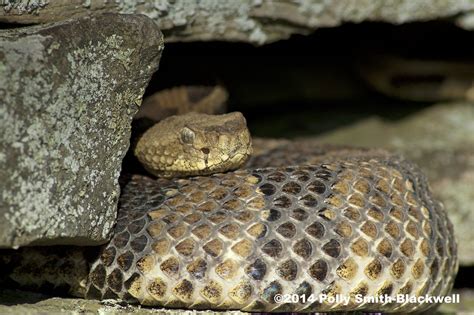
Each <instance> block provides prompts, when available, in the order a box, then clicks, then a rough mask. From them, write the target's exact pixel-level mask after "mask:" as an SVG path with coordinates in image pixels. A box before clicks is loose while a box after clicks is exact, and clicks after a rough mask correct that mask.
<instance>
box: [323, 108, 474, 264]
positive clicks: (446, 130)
mask: <svg viewBox="0 0 474 315" xmlns="http://www.w3.org/2000/svg"><path fill="white" fill-rule="evenodd" d="M316 139H317V140H318V141H321V142H325V143H333V144H350V145H360V146H367V147H382V148H386V149H389V150H392V151H395V152H399V153H402V154H403V155H405V156H406V157H408V158H410V159H411V160H413V161H414V162H416V163H417V164H418V165H419V166H420V167H421V168H422V170H423V171H424V172H425V173H426V175H427V176H428V178H429V180H430V183H431V186H432V189H433V191H434V193H435V195H436V196H437V197H438V198H440V199H441V200H442V201H443V202H444V204H445V207H446V210H447V211H448V213H449V217H450V218H451V220H452V222H453V224H454V231H455V234H456V237H457V240H458V246H459V248H458V254H459V258H460V263H461V265H465V266H469V265H471V266H472V265H474V252H473V250H472V244H473V243H474V229H473V228H472V227H473V226H474V207H473V205H474V103H472V102H460V103H444V104H438V105H435V106H432V107H429V108H428V109H426V110H423V111H420V112H417V113H415V114H413V115H411V116H409V117H407V118H405V119H402V120H399V121H396V122H388V121H383V120H381V119H379V118H376V117H373V118H370V119H367V120H364V121H360V122H358V123H356V124H354V125H351V126H347V127H344V128H340V129H337V130H336V131H333V132H330V133H327V134H324V135H322V136H318V137H317V138H316Z"/></svg>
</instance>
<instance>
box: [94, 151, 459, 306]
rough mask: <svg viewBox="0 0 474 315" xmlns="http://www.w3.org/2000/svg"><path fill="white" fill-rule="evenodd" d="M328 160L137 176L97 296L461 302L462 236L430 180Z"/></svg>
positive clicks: (406, 171) (368, 156)
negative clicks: (457, 237)
mask: <svg viewBox="0 0 474 315" xmlns="http://www.w3.org/2000/svg"><path fill="white" fill-rule="evenodd" d="M277 150H280V151H282V150H284V149H282V148H279V149H277ZM319 152H320V153H322V154H320V155H319V160H321V161H323V162H321V163H319V164H313V165H308V166H294V167H267V168H260V169H258V168H257V169H252V168H251V169H248V170H239V171H235V172H232V173H226V174H216V175H212V176H208V177H194V178H191V179H179V180H170V181H167V182H164V181H161V182H157V181H156V180H151V179H149V178H147V177H142V176H135V177H134V178H133V179H132V180H131V181H130V183H129V184H128V185H127V186H126V188H125V190H124V193H123V195H122V199H121V200H122V201H121V206H120V211H119V218H118V222H117V226H116V228H115V232H114V237H113V239H112V241H111V242H110V243H109V244H108V245H107V246H106V247H105V248H104V250H103V251H102V253H101V255H100V257H99V258H98V259H97V260H96V261H95V262H94V263H93V265H92V269H91V272H90V275H89V281H88V285H87V289H86V291H87V292H86V296H87V297H89V298H98V299H105V298H119V299H122V300H125V301H128V302H131V303H140V304H144V305H161V306H166V307H183V308H199V309H241V310H246V311H280V312H281V311H348V310H377V311H387V312H395V311H396V312H408V311H420V310H424V309H426V308H428V307H431V306H432V305H429V304H416V303H415V304H411V303H385V304H384V303H376V304H357V303H355V296H356V295H358V294H360V295H362V296H378V295H384V294H388V295H392V296H395V295H396V294H409V295H414V296H420V295H425V294H428V295H445V294H447V293H448V292H449V291H450V289H451V287H452V285H453V281H454V275H455V272H456V269H457V260H456V244H455V241H454V239H453V231H452V226H451V223H450V222H449V220H448V218H447V217H446V214H445V212H444V211H443V209H442V207H441V205H440V204H439V203H437V202H436V201H434V200H433V198H432V196H431V193H430V191H429V189H428V187H427V184H426V181H425V179H424V177H423V176H422V175H421V174H420V173H419V172H418V171H417V169H416V167H414V166H413V165H412V164H410V163H409V162H407V161H405V160H403V159H401V158H399V157H396V156H390V155H387V154H383V153H381V152H376V153H375V154H374V153H371V152H370V151H368V152H359V151H355V153H353V154H352V155H351V154H347V152H346V153H345V154H344V156H345V157H344V158H341V157H337V159H335V158H331V156H333V155H331V153H330V152H329V153H327V152H326V153H325V151H324V150H321V149H320V151H319ZM336 155H337V154H336ZM273 156H274V155H273ZM262 159H263V158H262V157H261V156H260V157H256V158H255V159H254V160H253V161H250V164H252V163H261V162H262ZM277 294H298V296H301V295H306V296H309V295H311V294H315V295H319V294H326V295H337V294H339V295H343V296H348V297H351V302H350V303H349V304H347V305H344V304H342V303H339V304H337V303H336V304H334V303H332V304H329V303H319V302H317V301H316V302H314V303H283V304H277V303H276V302H275V300H274V298H275V296H276V295H277Z"/></svg>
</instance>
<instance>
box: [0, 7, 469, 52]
mask: <svg viewBox="0 0 474 315" xmlns="http://www.w3.org/2000/svg"><path fill="white" fill-rule="evenodd" d="M472 9H474V2H473V1H472V0H468V1H464V0H417V1H412V0H385V1H372V0H352V1H332V0H301V1H293V0H280V1H262V0H243V1H233V0H226V1H215V0H176V1H152V0H143V1H133V0H116V1H111V0H109V1H104V0H72V1H69V0H56V1H45V0H18V1H3V10H1V9H0V22H7V23H44V22H51V21H58V20H61V19H64V18H67V17H77V16H84V15H88V14H90V13H91V12H120V13H141V14H145V15H147V16H149V17H151V18H152V19H154V20H155V22H156V23H157V24H158V25H159V26H160V28H161V29H162V30H163V32H164V34H165V38H166V40H167V41H170V42H171V41H193V40H228V41H245V42H251V43H254V44H264V43H269V42H273V41H276V40H280V39H285V38H288V37H289V36H290V35H291V34H308V33H310V32H312V31H314V30H315V29H317V28H320V27H334V26H338V25H340V24H342V23H344V22H354V23H359V22H362V21H382V22H388V23H395V24H400V23H405V22H412V21H425V20H432V19H437V18H442V17H449V16H455V15H458V14H462V13H465V12H469V11H470V10H472Z"/></svg>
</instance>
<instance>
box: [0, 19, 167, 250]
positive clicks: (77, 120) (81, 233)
mask: <svg viewBox="0 0 474 315" xmlns="http://www.w3.org/2000/svg"><path fill="white" fill-rule="evenodd" d="M162 49H163V40H162V35H161V33H160V31H159V30H158V28H157V26H156V25H155V24H154V23H153V22H152V21H151V20H150V19H149V18H147V17H146V16H134V15H119V14H104V15H98V16H96V17H85V18H81V19H77V20H66V21H63V22H59V23H56V24H49V25H42V26H35V27H27V28H21V29H12V30H7V31H1V32H0V100H1V101H0V102H1V103H0V135H1V139H0V179H1V180H0V192H1V194H2V195H1V198H0V247H18V246H23V245H28V244H48V245H51V244H81V245H95V244H100V243H104V242H105V241H107V238H108V236H109V233H110V231H111V228H112V226H113V224H114V220H115V216H116V206H117V200H118V195H119V185H118V176H119V173H120V169H121V162H122V158H123V156H124V155H125V152H126V151H127V148H128V146H129V138H130V124H131V120H132V117H133V115H134V114H135V113H136V112H137V110H138V107H139V105H140V102H141V98H142V95H143V92H144V89H145V87H146V85H147V83H148V81H149V79H150V77H151V75H152V73H153V72H154V71H155V70H156V69H157V67H158V62H159V59H160V55H161V51H162Z"/></svg>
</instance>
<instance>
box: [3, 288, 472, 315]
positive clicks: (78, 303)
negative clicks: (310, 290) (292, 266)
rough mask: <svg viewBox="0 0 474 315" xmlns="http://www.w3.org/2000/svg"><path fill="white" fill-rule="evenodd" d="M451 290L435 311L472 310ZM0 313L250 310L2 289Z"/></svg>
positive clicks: (465, 295) (145, 314)
mask: <svg viewBox="0 0 474 315" xmlns="http://www.w3.org/2000/svg"><path fill="white" fill-rule="evenodd" d="M454 293H458V294H459V295H460V302H461V303H459V304H443V305H441V306H440V308H439V309H438V311H437V312H435V313H434V314H435V315H448V314H449V315H455V314H459V315H462V314H471V312H472V311H473V310H474V291H472V290H458V291H455V292H454ZM0 313H1V314H12V315H17V314H18V315H24V314H31V315H33V314H35V315H36V314H38V315H39V314H58V315H59V314H104V315H106V314H107V315H108V314H110V315H112V314H137V315H152V314H155V315H156V314H160V315H178V314H185V315H214V314H216V315H223V314H226V315H246V314H250V313H245V312H240V311H227V312H225V311H187V310H180V309H163V308H149V307H140V306H132V305H121V304H120V303H118V302H116V301H113V300H107V301H102V302H99V301H95V300H82V299H71V298H51V297H48V296H46V295H42V294H37V293H31V292H25V291H14V290H4V291H0Z"/></svg>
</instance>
